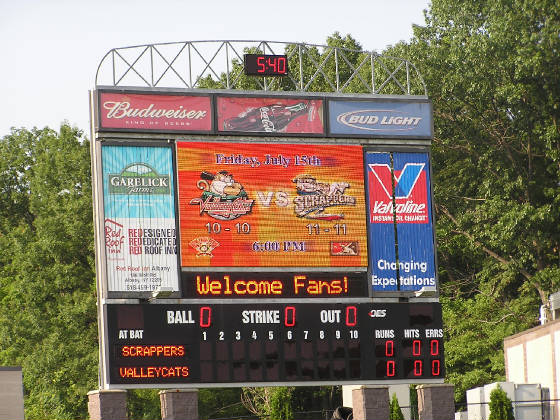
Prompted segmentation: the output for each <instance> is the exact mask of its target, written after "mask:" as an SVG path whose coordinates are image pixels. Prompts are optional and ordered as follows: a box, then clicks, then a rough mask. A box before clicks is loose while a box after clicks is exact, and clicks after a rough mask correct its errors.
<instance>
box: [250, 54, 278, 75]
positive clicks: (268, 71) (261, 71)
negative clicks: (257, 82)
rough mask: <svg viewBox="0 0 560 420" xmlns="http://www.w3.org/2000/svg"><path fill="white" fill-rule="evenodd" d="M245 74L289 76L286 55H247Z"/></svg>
mask: <svg viewBox="0 0 560 420" xmlns="http://www.w3.org/2000/svg"><path fill="white" fill-rule="evenodd" d="M245 72H246V74H248V75H252V76H260V75H262V76H283V75H286V74H288V58H287V57H286V56H285V55H268V54H245Z"/></svg>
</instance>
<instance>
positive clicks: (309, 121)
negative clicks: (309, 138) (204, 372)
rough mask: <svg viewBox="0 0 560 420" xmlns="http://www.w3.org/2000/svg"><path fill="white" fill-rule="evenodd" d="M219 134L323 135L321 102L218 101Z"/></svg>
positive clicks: (268, 99) (303, 100)
mask: <svg viewBox="0 0 560 420" xmlns="http://www.w3.org/2000/svg"><path fill="white" fill-rule="evenodd" d="M217 101H218V102H217V112H218V131H220V132H232V133H297V134H303V133H307V134H323V133H324V131H325V128H324V124H323V101H322V100H319V99H304V98H297V99H293V98H262V97H261V98H243V97H218V98H217Z"/></svg>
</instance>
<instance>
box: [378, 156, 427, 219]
mask: <svg viewBox="0 0 560 420" xmlns="http://www.w3.org/2000/svg"><path fill="white" fill-rule="evenodd" d="M368 166H369V171H368V172H369V182H370V185H371V186H372V188H371V191H370V197H369V200H370V201H369V202H370V222H372V223H374V222H375V223H393V219H394V217H395V215H396V219H397V222H398V223H429V222H430V221H429V218H428V189H427V181H426V170H425V164H424V163H410V162H409V163H406V164H405V165H404V167H403V168H402V170H400V171H398V170H396V169H395V170H394V180H395V187H394V188H395V189H394V195H395V206H393V182H392V178H391V168H390V167H389V165H388V164H385V163H383V164H371V163H370V164H368Z"/></svg>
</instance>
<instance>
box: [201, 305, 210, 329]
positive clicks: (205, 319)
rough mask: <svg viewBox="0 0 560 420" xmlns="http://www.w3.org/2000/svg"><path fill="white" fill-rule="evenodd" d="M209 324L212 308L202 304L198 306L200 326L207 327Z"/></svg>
mask: <svg viewBox="0 0 560 420" xmlns="http://www.w3.org/2000/svg"><path fill="white" fill-rule="evenodd" d="M210 325H212V308H211V307H209V306H203V307H201V308H200V326H201V327H202V328H208V327H209V326H210Z"/></svg>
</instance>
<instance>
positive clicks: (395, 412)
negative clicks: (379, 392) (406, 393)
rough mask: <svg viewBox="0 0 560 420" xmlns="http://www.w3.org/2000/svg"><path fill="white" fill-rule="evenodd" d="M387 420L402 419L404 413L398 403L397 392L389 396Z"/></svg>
mask: <svg viewBox="0 0 560 420" xmlns="http://www.w3.org/2000/svg"><path fill="white" fill-rule="evenodd" d="M389 420H404V415H403V412H402V410H401V406H400V405H399V400H398V398H397V394H393V396H392V397H391V403H390V406H389Z"/></svg>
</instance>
